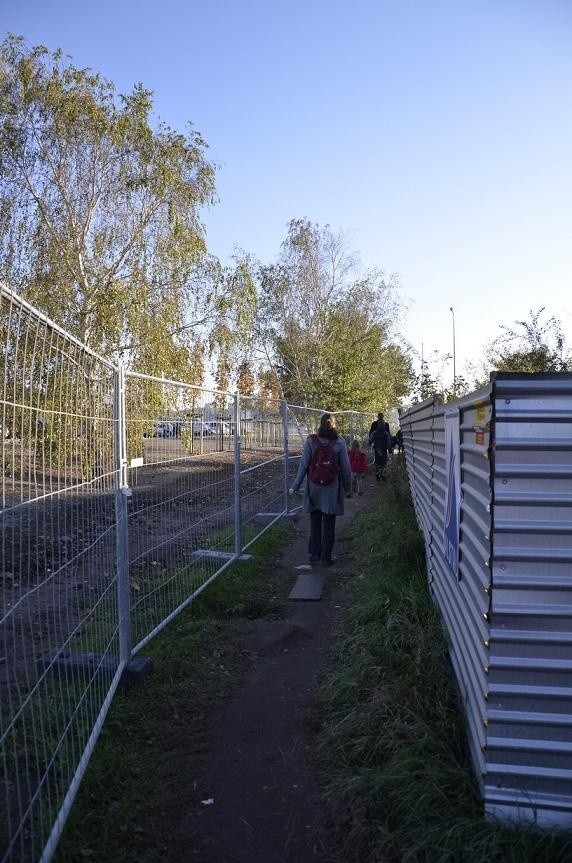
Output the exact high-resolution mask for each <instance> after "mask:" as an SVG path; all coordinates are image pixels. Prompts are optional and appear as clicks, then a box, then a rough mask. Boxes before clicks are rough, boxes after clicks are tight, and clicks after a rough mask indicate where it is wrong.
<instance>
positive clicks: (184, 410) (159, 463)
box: [0, 287, 371, 863]
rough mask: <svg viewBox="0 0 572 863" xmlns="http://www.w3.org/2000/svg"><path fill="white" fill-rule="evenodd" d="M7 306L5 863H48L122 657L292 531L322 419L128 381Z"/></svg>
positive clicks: (206, 392) (2, 687)
mask: <svg viewBox="0 0 572 863" xmlns="http://www.w3.org/2000/svg"><path fill="white" fill-rule="evenodd" d="M0 291H1V294H0V301H1V307H0V327H1V328H2V332H1V337H2V340H3V351H2V354H1V356H0V362H1V369H0V370H1V372H2V392H1V394H0V396H1V398H0V405H1V415H0V448H1V454H2V470H3V482H2V560H1V563H0V589H1V608H0V636H1V639H2V641H1V644H2V647H1V648H0V696H1V708H0V734H1V737H0V861H2V863H8V861H10V863H16V861H18V863H22V861H30V863H31V861H37V860H41V861H42V863H48V861H49V860H50V859H51V858H52V856H53V853H54V850H55V848H56V845H57V842H58V840H59V836H60V835H61V831H62V829H63V826H64V824H65V820H66V818H67V815H68V813H69V810H70V808H71V806H72V803H73V799H74V797H75V794H76V792H77V788H78V786H79V783H80V781H81V778H82V776H83V774H84V772H85V769H86V767H87V763H88V761H89V758H90V756H91V753H92V751H93V748H94V746H95V743H96V740H97V737H98V735H99V733H100V730H101V727H102V725H103V722H104V719H105V716H106V713H107V710H108V708H109V706H110V703H111V700H112V697H113V695H114V693H115V691H116V689H117V686H118V685H119V683H120V681H121V680H122V679H123V678H124V677H125V676H128V677H129V676H130V675H132V674H133V673H134V670H133V667H132V666H133V665H134V663H133V662H132V658H133V656H134V655H135V654H137V653H138V652H139V651H141V649H142V648H143V647H144V645H145V644H146V643H147V642H148V641H149V640H150V639H151V638H152V637H153V636H154V635H155V634H156V633H157V632H158V631H159V630H160V629H162V628H163V627H164V626H165V625H166V624H167V623H168V622H169V621H170V620H171V619H172V618H173V617H174V616H175V615H176V614H178V613H179V612H180V611H181V610H182V609H183V608H185V607H186V606H187V605H188V603H189V602H191V601H192V599H193V598H194V597H196V596H197V595H198V593H200V592H201V591H202V590H203V589H204V588H205V587H206V586H207V585H208V584H209V583H210V582H211V581H212V579H214V578H215V577H217V576H218V575H219V574H220V573H222V572H223V571H224V570H225V569H226V568H227V567H228V566H229V565H230V564H231V563H232V562H234V561H236V560H237V559H239V558H242V557H243V556H244V555H243V552H244V551H245V550H246V549H247V548H248V547H249V546H250V545H251V544H252V543H253V542H254V540H255V539H256V538H257V537H258V536H260V534H261V533H262V532H263V531H265V530H266V529H267V527H268V526H269V525H270V524H272V523H274V522H275V521H277V520H278V519H279V518H282V517H284V516H287V515H288V509H289V506H290V503H289V499H288V493H287V492H288V488H289V486H290V485H291V482H292V479H293V477H294V474H295V472H296V469H297V466H298V463H299V458H300V453H301V451H302V447H303V444H304V441H305V439H306V437H307V435H308V434H309V433H310V432H311V431H315V430H316V429H317V426H318V423H319V418H320V415H321V414H322V413H323V411H321V410H317V409H309V408H297V407H294V406H288V405H287V404H286V403H285V401H278V400H268V399H263V398H260V397H255V396H243V397H239V396H237V395H231V394H229V393H223V392H219V391H216V390H210V389H207V388H202V387H197V386H193V385H191V384H187V383H184V382H180V381H172V380H165V379H163V378H157V377H152V376H149V375H143V374H139V373H137V372H134V371H129V372H127V371H125V370H124V369H123V368H117V367H115V366H114V365H113V364H111V363H108V362H106V361H105V360H104V359H103V358H101V357H99V356H97V355H96V354H95V353H93V352H92V351H90V350H89V349H88V348H87V347H86V346H85V345H83V344H81V343H80V342H79V341H77V340H76V339H74V338H73V337H72V336H70V335H69V334H68V333H66V332H65V331H63V330H62V329H60V328H59V327H57V326H56V325H55V324H54V323H53V322H51V321H49V320H48V319H47V318H46V317H45V316H43V315H42V314H41V313H40V312H38V311H37V310H36V309H33V308H32V307H31V306H29V305H28V304H27V303H26V302H25V301H23V300H22V299H21V298H19V297H18V296H17V295H16V294H14V293H13V292H11V291H9V290H8V289H6V288H4V287H0ZM370 419H371V416H370V415H367V416H365V415H363V414H359V413H351V412H345V413H341V414H338V426H339V429H340V432H341V433H342V434H344V435H345V436H346V438H347V439H348V441H349V440H350V439H352V438H353V437H358V438H359V439H360V440H362V442H364V443H365V441H366V438H367V430H368V428H369V423H370ZM294 508H296V505H295V507H294Z"/></svg>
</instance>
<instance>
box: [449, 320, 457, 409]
mask: <svg viewBox="0 0 572 863" xmlns="http://www.w3.org/2000/svg"><path fill="white" fill-rule="evenodd" d="M449 311H450V312H451V315H452V317H453V397H454V396H456V395H457V362H456V360H457V358H456V354H455V310H454V309H453V306H449Z"/></svg>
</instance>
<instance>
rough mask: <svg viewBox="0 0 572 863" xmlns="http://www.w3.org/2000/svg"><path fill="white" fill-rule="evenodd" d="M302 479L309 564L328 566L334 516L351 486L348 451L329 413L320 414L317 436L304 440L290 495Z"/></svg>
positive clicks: (332, 543) (332, 538) (340, 507)
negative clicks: (304, 485)
mask: <svg viewBox="0 0 572 863" xmlns="http://www.w3.org/2000/svg"><path fill="white" fill-rule="evenodd" d="M304 477H307V482H306V488H305V490H304V505H303V509H304V512H308V513H310V540H309V543H308V551H309V553H310V562H311V563H317V562H318V561H319V560H321V561H322V563H323V564H324V565H325V566H331V565H332V563H333V558H332V549H333V547H334V541H335V534H336V516H338V515H343V513H344V493H345V495H347V497H351V487H352V472H351V468H350V462H349V458H348V448H347V445H346V442H345V440H344V439H343V438H342V437H340V435H339V434H338V430H337V429H336V420H335V417H334V416H333V414H329V413H326V414H323V416H322V417H321V419H320V426H319V428H318V433H317V434H312V435H309V437H307V438H306V441H305V443H304V450H303V452H302V458H301V460H300V466H299V468H298V473H297V474H296V479H295V480H294V482H293V483H292V487H291V489H290V494H294V493H295V492H296V491H298V489H299V488H300V486H301V485H302V482H303V481H304Z"/></svg>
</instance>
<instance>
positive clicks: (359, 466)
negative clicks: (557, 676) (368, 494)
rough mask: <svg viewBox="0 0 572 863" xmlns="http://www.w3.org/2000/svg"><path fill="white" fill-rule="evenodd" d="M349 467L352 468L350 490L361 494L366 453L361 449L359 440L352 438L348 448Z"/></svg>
mask: <svg viewBox="0 0 572 863" xmlns="http://www.w3.org/2000/svg"><path fill="white" fill-rule="evenodd" d="M348 456H349V458H350V467H351V469H352V491H353V490H354V488H355V489H356V491H357V493H358V494H363V478H364V476H365V475H366V473H367V455H366V454H365V452H364V451H363V450H362V448H361V446H360V442H359V440H357V439H356V440H353V441H352V445H351V446H350V448H349V450H348Z"/></svg>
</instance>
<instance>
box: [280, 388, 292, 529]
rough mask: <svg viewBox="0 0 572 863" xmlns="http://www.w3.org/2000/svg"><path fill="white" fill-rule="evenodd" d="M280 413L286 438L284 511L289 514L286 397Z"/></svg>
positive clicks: (283, 433) (284, 437) (281, 404)
mask: <svg viewBox="0 0 572 863" xmlns="http://www.w3.org/2000/svg"><path fill="white" fill-rule="evenodd" d="M280 413H281V414H282V435H283V440H284V512H285V513H286V514H288V507H289V504H290V496H289V494H288V489H289V488H290V483H289V480H288V403H287V401H286V399H280Z"/></svg>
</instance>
